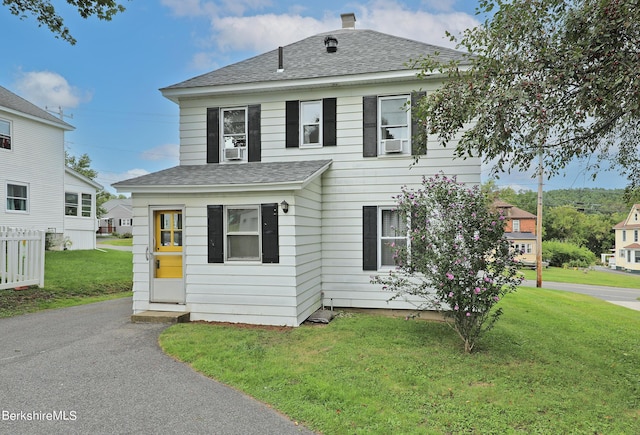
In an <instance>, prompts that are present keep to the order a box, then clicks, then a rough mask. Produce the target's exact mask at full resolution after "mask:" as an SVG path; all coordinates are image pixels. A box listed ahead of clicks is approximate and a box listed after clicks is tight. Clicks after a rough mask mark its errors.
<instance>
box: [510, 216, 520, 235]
mask: <svg viewBox="0 0 640 435" xmlns="http://www.w3.org/2000/svg"><path fill="white" fill-rule="evenodd" d="M512 224H513V228H512V229H513V232H514V233H519V232H520V220H519V219H514V220H513V221H512Z"/></svg>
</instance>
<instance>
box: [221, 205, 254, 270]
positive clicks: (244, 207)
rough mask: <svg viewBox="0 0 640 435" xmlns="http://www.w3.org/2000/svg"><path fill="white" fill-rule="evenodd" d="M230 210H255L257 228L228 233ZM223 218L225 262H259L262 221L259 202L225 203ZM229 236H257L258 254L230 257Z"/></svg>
mask: <svg viewBox="0 0 640 435" xmlns="http://www.w3.org/2000/svg"><path fill="white" fill-rule="evenodd" d="M230 210H256V212H257V214H258V217H257V228H256V229H255V231H254V230H252V231H237V232H234V233H230V232H229V211H230ZM223 219H224V230H223V231H224V242H225V245H226V246H225V249H224V261H225V262H232V263H237V262H249V263H261V262H262V248H261V247H262V231H261V230H262V228H261V226H262V225H261V223H262V212H261V207H260V205H259V204H248V205H243V204H239V205H226V206H224V214H223ZM229 236H232V237H233V236H257V237H258V244H257V247H258V255H257V256H256V257H231V256H230V252H229V250H230V248H231V243H229Z"/></svg>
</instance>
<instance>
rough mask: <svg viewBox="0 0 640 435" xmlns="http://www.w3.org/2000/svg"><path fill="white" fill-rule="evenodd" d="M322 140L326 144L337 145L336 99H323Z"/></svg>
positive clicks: (329, 145)
mask: <svg viewBox="0 0 640 435" xmlns="http://www.w3.org/2000/svg"><path fill="white" fill-rule="evenodd" d="M322 142H323V145H324V146H328V147H331V146H336V99H335V98H325V99H324V100H322Z"/></svg>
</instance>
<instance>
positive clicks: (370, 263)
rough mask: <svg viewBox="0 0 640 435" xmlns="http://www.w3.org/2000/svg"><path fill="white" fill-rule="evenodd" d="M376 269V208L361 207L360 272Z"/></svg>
mask: <svg viewBox="0 0 640 435" xmlns="http://www.w3.org/2000/svg"><path fill="white" fill-rule="evenodd" d="M377 269H378V207H376V206H370V205H365V206H364V207H362V270H377Z"/></svg>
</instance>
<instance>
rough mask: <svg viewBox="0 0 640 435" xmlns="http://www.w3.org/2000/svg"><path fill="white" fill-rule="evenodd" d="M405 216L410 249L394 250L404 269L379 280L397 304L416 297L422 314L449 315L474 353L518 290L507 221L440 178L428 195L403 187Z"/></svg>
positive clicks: (477, 196)
mask: <svg viewBox="0 0 640 435" xmlns="http://www.w3.org/2000/svg"><path fill="white" fill-rule="evenodd" d="M394 199H395V200H396V202H397V208H396V210H397V211H398V212H399V213H400V216H406V217H407V219H406V224H407V231H408V242H407V244H406V246H404V245H403V246H394V247H393V249H395V255H396V264H397V267H396V268H395V269H394V270H392V271H391V272H389V274H387V275H378V276H375V277H373V278H372V283H374V284H381V285H382V286H383V289H385V290H388V291H391V292H393V293H394V296H393V297H392V298H391V299H392V300H393V299H397V298H405V299H410V298H408V296H417V298H413V299H418V300H420V301H421V302H420V306H419V308H420V309H432V310H438V311H442V312H444V314H445V316H448V317H451V318H452V319H453V322H451V323H450V324H451V326H452V327H453V328H454V329H455V331H456V332H457V333H458V334H459V335H460V338H462V340H463V341H464V348H465V351H466V352H471V351H472V350H473V347H474V345H475V343H476V341H477V340H478V338H479V337H480V336H481V335H482V334H483V333H484V332H486V331H487V330H489V329H490V328H491V327H492V326H493V325H494V323H495V322H496V321H497V320H498V318H499V317H500V315H501V314H502V309H493V308H494V306H495V305H496V304H497V303H498V302H499V301H500V300H501V299H502V297H503V296H504V295H506V294H507V293H510V292H513V291H515V290H516V288H517V286H518V285H519V284H520V283H521V282H522V280H523V276H522V275H521V274H519V273H518V268H517V265H518V263H517V260H516V259H515V255H516V252H514V250H513V249H512V248H511V246H510V243H509V242H508V241H507V239H506V238H504V237H503V235H504V222H503V220H504V217H503V216H502V215H500V214H499V213H498V212H497V211H493V210H491V209H490V208H489V206H488V204H487V201H486V198H485V197H484V196H483V194H482V193H481V192H480V189H479V188H478V187H477V186H474V187H467V186H465V185H464V184H461V183H458V182H457V181H456V179H455V177H454V178H447V177H445V176H444V175H436V176H435V177H433V178H429V179H426V178H425V179H424V180H423V186H422V189H419V190H410V189H408V188H406V187H403V188H402V193H401V194H400V195H398V196H397V197H394Z"/></svg>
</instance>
